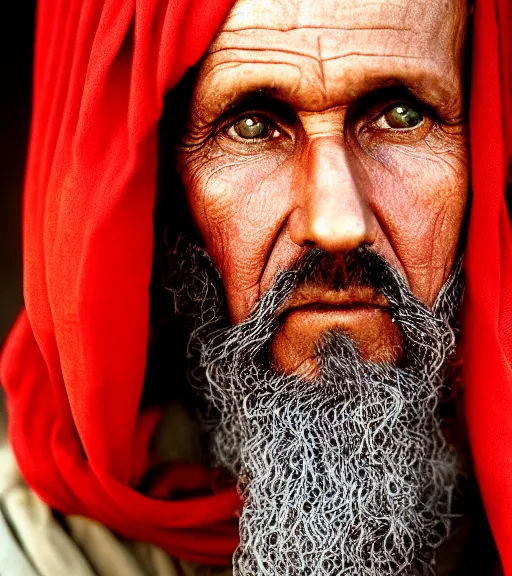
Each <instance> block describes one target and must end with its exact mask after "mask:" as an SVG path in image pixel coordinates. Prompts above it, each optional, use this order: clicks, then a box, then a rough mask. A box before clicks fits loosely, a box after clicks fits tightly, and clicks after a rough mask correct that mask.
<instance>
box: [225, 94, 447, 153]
mask: <svg viewBox="0 0 512 576" xmlns="http://www.w3.org/2000/svg"><path fill="white" fill-rule="evenodd" d="M400 105H402V106H407V107H409V108H413V109H414V110H415V111H417V112H419V113H420V115H421V117H422V120H421V122H420V123H419V124H418V125H417V126H413V127H411V128H385V127H384V128H380V127H378V126H376V122H377V121H378V120H379V118H382V117H383V116H384V115H385V114H387V113H389V112H390V111H391V110H392V109H393V108H394V107H398V106H400ZM358 108H359V109H358ZM351 116H352V118H356V121H355V124H358V123H360V122H362V123H363V126H362V129H363V130H365V129H368V128H370V129H372V130H374V131H379V132H381V133H382V132H386V131H388V132H390V133H395V134H397V135H399V134H402V135H403V137H405V135H406V134H407V133H414V132H415V131H416V130H418V129H420V128H421V127H422V126H423V124H424V123H425V121H426V120H432V121H433V122H436V119H435V117H434V116H435V115H434V114H433V113H432V111H430V110H428V109H427V107H426V106H424V105H422V104H421V103H418V102H417V101H415V100H411V99H407V98H405V99H397V100H394V101H391V102H390V101H387V102H386V103H385V104H384V105H383V104H382V103H381V104H379V105H375V106H369V107H366V106H365V107H364V109H362V106H360V107H356V108H355V110H354V111H353V112H352V114H351ZM250 117H254V118H258V119H260V120H262V121H264V122H265V123H268V124H269V131H272V130H276V131H277V132H278V133H279V134H278V135H277V137H275V138H273V137H266V138H242V137H240V136H239V135H237V134H236V133H235V134H231V135H230V134H228V132H229V131H230V130H232V131H233V132H234V130H235V129H234V127H235V125H236V124H237V122H240V121H241V120H243V119H244V118H250ZM214 131H215V134H219V133H221V134H224V135H226V136H227V137H228V138H230V139H231V140H232V141H234V142H237V143H239V144H242V145H243V144H245V145H248V146H254V145H257V144H260V145H264V144H268V143H269V142H271V141H272V140H276V139H277V138H279V137H286V136H288V137H290V135H289V133H288V132H287V130H285V129H283V128H282V126H281V123H280V122H276V121H275V120H274V119H273V118H272V117H270V116H269V114H268V113H267V112H262V111H260V110H247V111H243V112H241V113H239V114H238V115H236V116H235V117H234V118H228V119H225V121H224V122H222V123H221V125H220V126H218V127H217V128H216V129H215V130H214Z"/></svg>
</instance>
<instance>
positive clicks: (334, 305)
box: [273, 288, 401, 372]
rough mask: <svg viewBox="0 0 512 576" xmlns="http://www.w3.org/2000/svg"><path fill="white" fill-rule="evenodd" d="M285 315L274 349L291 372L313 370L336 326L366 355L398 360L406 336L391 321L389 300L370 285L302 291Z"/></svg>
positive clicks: (379, 360) (381, 360)
mask: <svg viewBox="0 0 512 576" xmlns="http://www.w3.org/2000/svg"><path fill="white" fill-rule="evenodd" d="M281 319H282V323H281V328H280V330H279V332H278V333H277V334H276V337H275V339H274V345H273V351H274V358H275V360H276V363H277V365H278V366H280V367H281V368H283V369H284V370H285V371H286V372H296V371H299V372H305V371H306V369H307V370H311V366H312V365H315V364H316V360H315V355H316V346H317V344H318V343H319V342H320V340H321V337H322V335H323V334H325V333H327V332H329V331H333V330H335V331H340V332H344V333H345V334H347V335H348V336H349V337H350V338H352V339H353V340H354V341H355V342H356V344H357V345H358V348H359V350H360V353H361V355H362V357H363V358H365V359H368V360H373V361H377V362H396V361H397V360H398V357H399V349H400V345H401V334H400V333H399V330H398V327H397V326H396V325H395V324H394V323H393V321H392V318H391V314H390V304H389V301H388V300H387V298H386V297H385V296H384V295H382V294H378V293H376V292H375V291H374V290H372V289H370V288H368V289H366V288H362V289H358V290H352V291H344V292H342V291H334V290H333V291H325V290H322V291H320V290H311V289H310V290H304V291H301V292H298V293H297V294H295V295H293V296H292V297H291V298H290V301H289V302H288V304H287V306H286V308H285V309H284V310H283V311H282V312H281ZM299 366H301V368H300V369H299V370H297V367H299ZM305 366H306V368H305Z"/></svg>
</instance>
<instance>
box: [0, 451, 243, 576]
mask: <svg viewBox="0 0 512 576" xmlns="http://www.w3.org/2000/svg"><path fill="white" fill-rule="evenodd" d="M64 522H65V528H64V527H63V526H62V525H61V524H60V523H59V522H58V521H57V520H56V518H55V517H54V515H53V513H52V511H51V510H50V508H49V507H48V506H47V505H46V504H45V503H44V502H42V501H41V500H40V499H39V498H38V496H37V495H36V494H35V493H34V492H33V491H32V490H31V489H30V488H29V487H28V486H27V485H26V484H25V483H24V481H23V479H22V478H21V476H20V474H19V471H18V468H17V465H16V462H15V459H14V456H13V454H12V451H11V449H10V447H9V445H8V444H6V443H4V444H3V446H1V447H0V576H213V575H217V576H231V574H232V572H231V570H230V569H214V568H209V567H206V566H199V565H194V564H190V563H188V562H183V561H180V560H174V559H172V558H170V557H169V556H168V555H167V554H166V553H165V552H164V551H163V550H161V549H160V548H158V547H156V546H154V545H152V544H147V543H143V542H127V541H125V540H123V539H121V538H119V537H117V536H116V535H115V534H114V533H113V532H112V531H110V530H109V529H108V528H106V527H105V526H103V525H102V524H99V523H98V522H95V521H94V520H91V519H89V518H85V517H83V516H66V517H65V518H64Z"/></svg>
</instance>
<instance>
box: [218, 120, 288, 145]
mask: <svg viewBox="0 0 512 576" xmlns="http://www.w3.org/2000/svg"><path fill="white" fill-rule="evenodd" d="M226 133H227V135H228V136H230V137H231V138H233V139H235V140H238V139H240V138H241V139H242V140H249V141H250V140H252V141H256V140H264V139H270V138H277V137H279V136H280V135H281V133H280V131H279V130H278V129H277V128H276V127H275V125H274V124H273V123H272V122H271V121H270V120H267V119H266V118H262V117H260V116H243V117H242V118H239V119H238V120H237V121H236V122H234V123H233V124H231V125H230V126H229V128H228V129H227V131H226Z"/></svg>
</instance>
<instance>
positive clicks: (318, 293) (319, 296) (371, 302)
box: [282, 288, 389, 315]
mask: <svg viewBox="0 0 512 576" xmlns="http://www.w3.org/2000/svg"><path fill="white" fill-rule="evenodd" d="M372 310H381V311H387V310H389V301H388V299H387V298H386V297H385V296H384V295H383V294H381V293H378V292H375V291H374V290H372V289H371V288H357V289H353V290H347V291H340V290H320V289H317V288H306V289H305V290H301V291H298V292H297V293H296V294H294V295H292V297H291V298H290V300H289V301H288V303H287V305H286V308H285V309H284V310H283V311H282V312H283V313H284V314H285V315H289V314H293V313H296V312H310V313H314V312H317V313H355V312H370V311H372Z"/></svg>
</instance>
